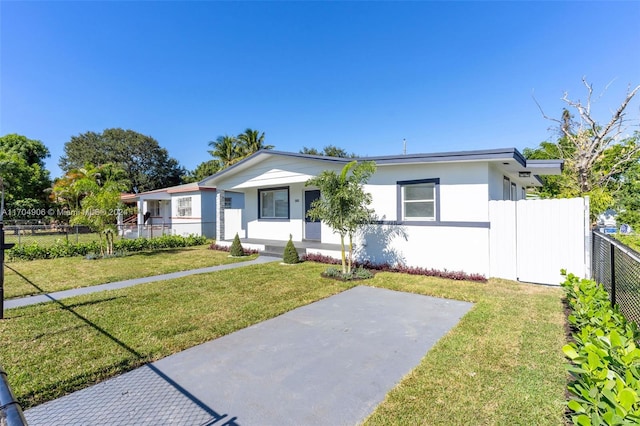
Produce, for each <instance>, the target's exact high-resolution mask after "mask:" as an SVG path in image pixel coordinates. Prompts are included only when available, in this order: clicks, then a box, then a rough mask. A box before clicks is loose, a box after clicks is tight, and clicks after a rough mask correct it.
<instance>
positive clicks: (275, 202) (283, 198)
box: [258, 187, 289, 219]
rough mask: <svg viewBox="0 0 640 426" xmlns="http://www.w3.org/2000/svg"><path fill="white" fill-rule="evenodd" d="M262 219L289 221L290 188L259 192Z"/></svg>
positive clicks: (259, 208) (259, 210)
mask: <svg viewBox="0 0 640 426" xmlns="http://www.w3.org/2000/svg"><path fill="white" fill-rule="evenodd" d="M258 203H259V205H258V213H259V218H260V219H289V188H288V187H287V188H269V189H259V190H258Z"/></svg>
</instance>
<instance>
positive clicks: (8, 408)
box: [0, 366, 27, 426]
mask: <svg viewBox="0 0 640 426" xmlns="http://www.w3.org/2000/svg"><path fill="white" fill-rule="evenodd" d="M0 424H2V425H8V426H26V424H27V420H26V419H25V418H24V414H23V413H22V407H20V404H19V403H18V401H16V398H15V396H14V395H13V392H11V388H10V387H9V381H8V380H7V373H6V372H5V371H4V370H3V369H2V366H0Z"/></svg>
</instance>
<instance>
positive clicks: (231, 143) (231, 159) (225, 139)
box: [209, 135, 244, 168]
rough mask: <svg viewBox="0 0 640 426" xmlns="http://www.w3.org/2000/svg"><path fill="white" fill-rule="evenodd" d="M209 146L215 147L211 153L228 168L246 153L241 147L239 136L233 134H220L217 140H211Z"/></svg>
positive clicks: (223, 166)
mask: <svg viewBox="0 0 640 426" xmlns="http://www.w3.org/2000/svg"><path fill="white" fill-rule="evenodd" d="M209 146H210V147H211V148H213V149H212V150H211V151H209V154H211V155H212V156H213V157H215V158H216V159H217V160H218V161H219V162H220V164H221V165H222V168H227V167H229V166H230V165H232V164H233V163H236V162H237V161H239V160H240V159H241V158H242V157H243V155H244V154H243V152H242V150H241V149H240V144H239V141H238V138H236V137H233V136H229V135H224V136H218V138H217V139H216V140H215V141H211V142H209Z"/></svg>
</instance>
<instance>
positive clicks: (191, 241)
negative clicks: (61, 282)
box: [6, 235, 207, 260]
mask: <svg viewBox="0 0 640 426" xmlns="http://www.w3.org/2000/svg"><path fill="white" fill-rule="evenodd" d="M206 243H207V237H201V236H194V235H190V236H188V237H181V236H178V235H164V236H162V237H156V238H137V239H131V240H130V239H122V240H119V241H116V242H115V244H114V245H113V248H114V250H115V251H116V252H122V253H125V252H126V253H129V252H137V251H142V250H159V249H166V248H177V247H191V246H197V245H202V244H206ZM90 253H93V254H96V253H100V243H99V242H98V241H92V242H90V243H70V242H68V241H59V242H56V243H55V244H54V245H51V246H40V245H38V244H37V243H34V244H31V245H23V246H15V247H13V248H12V249H11V250H8V251H7V252H6V254H7V258H8V259H9V260H36V259H55V258H59V257H71V256H87V255H88V254H90Z"/></svg>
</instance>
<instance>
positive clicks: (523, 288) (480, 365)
mask: <svg viewBox="0 0 640 426" xmlns="http://www.w3.org/2000/svg"><path fill="white" fill-rule="evenodd" d="M325 268H326V265H321V264H315V263H311V262H306V263H303V264H300V265H298V266H296V267H291V266H284V265H280V264H278V263H275V262H274V263H270V264H264V265H256V266H247V267H246V268H239V269H234V270H228V271H220V272H216V273H214V274H206V275H196V276H191V277H186V278H181V279H176V280H170V281H163V282H156V283H150V284H145V285H141V286H136V287H131V288H127V289H122V290H117V291H110V292H102V293H95V294H91V295H85V296H81V297H77V298H73V299H68V300H64V301H62V303H61V304H57V303H48V304H44V305H38V306H31V307H25V308H19V309H12V310H9V311H7V312H6V317H7V319H6V320H3V321H0V336H1V339H2V348H1V349H0V354H1V355H0V364H2V365H3V367H4V368H5V369H6V370H7V372H8V374H9V381H10V383H11V385H12V387H13V390H14V392H15V393H16V394H17V397H18V399H19V400H20V402H21V403H22V404H23V406H25V407H30V406H33V405H36V404H39V403H42V402H44V401H47V400H50V399H53V398H56V397H59V396H61V395H64V394H66V393H68V392H71V391H73V390H76V389H80V388H83V387H86V386H89V385H91V384H93V383H95V382H96V381H100V380H104V379H106V378H108V377H112V376H114V375H116V374H119V373H122V372H124V371H127V370H130V369H132V368H135V367H137V366H139V365H141V364H143V363H146V362H149V361H153V360H157V359H160V358H162V357H164V356H167V355H170V354H173V353H176V352H178V351H181V350H183V349H186V348H189V347H192V346H194V345H197V344H200V343H203V342H206V341H208V340H211V339H214V338H216V337H220V336H222V335H225V334H228V333H231V332H233V331H236V330H239V329H241V328H244V327H247V326H249V325H251V324H255V323H257V322H260V321H264V320H266V319H269V318H273V317H275V316H277V315H280V314H282V313H284V312H287V311H289V310H291V309H294V308H296V307H299V306H303V305H306V304H309V303H311V302H313V301H316V300H319V299H322V298H325V297H328V296H330V295H333V294H336V293H339V292H341V291H344V290H346V289H348V288H351V287H352V286H353V285H354V284H356V283H350V282H346V283H345V282H340V281H334V280H329V279H323V278H321V277H320V272H322V271H323V270H324V269H325ZM358 283H360V284H362V283H364V284H367V285H371V286H376V287H383V288H390V289H395V290H401V291H408V292H415V293H421V294H428V295H433V296H440V297H447V298H452V299H459V300H467V301H473V302H475V306H474V307H473V308H472V310H471V311H470V312H469V313H468V314H467V315H466V316H465V317H464V318H463V319H462V320H461V322H460V323H459V324H458V325H457V326H456V327H455V328H454V329H453V330H452V331H451V332H450V333H448V334H447V335H446V336H445V337H443V338H442V339H441V340H440V341H439V342H438V343H437V344H436V346H435V347H434V348H433V349H432V350H431V351H430V352H429V353H427V354H425V357H424V358H423V360H422V362H421V363H420V365H419V366H417V368H416V369H415V370H414V371H413V372H412V373H410V374H409V375H408V376H407V377H405V378H404V379H403V380H402V381H401V383H399V384H398V386H397V387H396V388H395V389H393V390H392V391H391V392H390V393H389V394H388V396H387V398H386V400H385V401H384V402H383V403H382V404H381V405H380V406H379V407H378V408H377V409H376V411H375V412H374V413H373V415H372V416H371V417H370V418H369V419H368V420H367V424H371V425H377V424H398V425H407V424H446V425H452V424H483V425H486V424H495V425H502V424H509V425H513V424H523V425H532V424H536V425H544V424H547V425H562V424H563V418H562V413H563V401H564V392H565V387H566V373H565V370H564V366H563V363H564V360H563V356H562V351H561V348H562V345H563V344H564V341H565V338H564V328H563V327H564V317H563V310H562V303H561V298H562V293H561V291H560V290H559V289H556V288H548V287H540V286H533V285H524V284H518V283H514V282H509V281H502V280H490V281H489V282H488V283H485V284H482V283H475V282H460V281H450V280H444V279H440V278H432V277H422V276H413V275H404V274H394V273H379V274H376V276H375V278H373V279H371V280H367V281H360V282H358ZM168 313H170V314H168Z"/></svg>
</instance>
